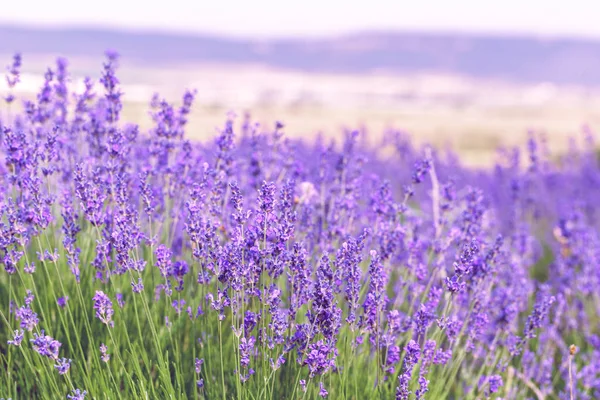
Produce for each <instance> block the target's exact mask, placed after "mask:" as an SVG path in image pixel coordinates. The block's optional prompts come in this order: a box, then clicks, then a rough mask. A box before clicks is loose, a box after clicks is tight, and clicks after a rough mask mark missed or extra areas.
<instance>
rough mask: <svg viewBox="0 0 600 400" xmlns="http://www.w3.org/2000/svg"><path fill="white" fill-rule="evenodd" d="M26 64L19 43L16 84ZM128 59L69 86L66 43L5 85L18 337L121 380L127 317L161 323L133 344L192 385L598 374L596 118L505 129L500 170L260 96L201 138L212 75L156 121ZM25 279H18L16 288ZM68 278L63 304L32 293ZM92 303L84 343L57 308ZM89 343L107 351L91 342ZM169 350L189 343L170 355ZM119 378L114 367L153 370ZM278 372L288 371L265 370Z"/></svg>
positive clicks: (5, 234) (470, 388)
mask: <svg viewBox="0 0 600 400" xmlns="http://www.w3.org/2000/svg"><path fill="white" fill-rule="evenodd" d="M20 67H21V57H20V55H17V56H15V58H14V61H13V63H12V64H11V65H10V66H9V68H8V74H7V78H6V79H7V80H8V83H9V87H10V88H11V90H13V88H14V87H15V86H16V85H17V84H18V82H19V70H20ZM117 68H118V55H117V54H116V53H114V52H108V53H107V61H106V62H105V64H104V66H103V70H102V76H101V79H100V83H101V85H102V87H103V93H96V92H95V91H94V85H93V81H92V80H91V79H89V78H88V79H86V80H85V85H84V86H85V88H84V91H83V92H82V93H70V92H69V88H68V86H67V82H68V81H69V73H68V69H67V63H66V61H65V60H63V59H59V60H58V61H57V65H56V67H55V69H54V70H52V69H49V70H48V72H47V73H46V76H45V82H44V85H43V87H42V88H41V90H40V92H39V94H38V96H37V98H36V100H33V101H32V100H28V101H26V102H24V104H23V111H22V112H16V111H15V104H14V100H15V98H14V96H13V95H12V94H8V95H7V96H8V97H7V98H6V102H7V103H11V104H12V108H11V109H10V113H9V114H7V115H2V119H1V120H0V158H1V159H2V164H1V165H0V216H1V218H0V264H1V265H2V266H3V268H4V271H5V273H4V276H2V277H1V279H0V288H1V289H5V288H11V289H6V290H4V291H3V293H8V291H9V290H11V293H10V294H9V295H8V296H7V297H8V300H7V301H6V303H7V308H8V309H9V311H10V313H9V314H3V316H4V318H5V321H6V322H8V324H9V326H10V329H5V330H4V331H6V335H8V336H7V339H6V340H5V341H4V343H8V344H9V345H11V346H9V347H11V348H12V347H20V348H23V347H24V344H23V343H27V341H25V342H23V340H24V338H25V337H27V338H29V342H30V343H31V349H32V350H33V351H34V352H36V353H38V354H39V355H40V356H42V357H46V358H50V359H52V361H53V362H54V367H55V370H56V371H57V372H58V374H59V375H67V373H68V372H69V371H70V369H73V368H72V366H75V365H77V366H78V367H79V368H80V369H81V370H85V371H88V370H89V368H92V367H94V368H95V367H96V364H92V362H93V360H99V361H102V364H101V363H100V362H98V363H97V367H98V368H101V367H100V366H101V365H102V366H104V367H103V368H107V371H109V372H110V374H111V375H108V376H109V377H110V378H111V379H112V380H114V379H115V378H114V377H113V376H112V373H113V371H117V368H121V372H122V374H123V376H125V377H128V376H129V375H127V374H129V373H130V371H129V370H128V368H126V367H125V364H126V363H128V362H129V361H127V360H126V357H123V356H121V355H120V354H125V353H126V352H125V351H124V350H123V349H122V348H121V347H122V346H119V345H118V344H117V341H118V340H120V338H118V337H117V338H115V335H116V333H113V332H116V331H117V330H119V332H122V333H123V332H125V333H126V334H127V336H126V337H127V340H130V341H131V340H136V339H135V338H136V337H137V336H136V335H139V337H140V338H144V339H147V340H148V343H151V344H148V343H137V348H142V349H145V348H151V349H152V351H156V353H153V354H154V357H155V359H154V360H152V361H149V360H146V359H145V358H144V357H141V358H140V359H141V360H142V361H143V362H144V363H150V362H156V363H163V362H164V364H159V365H161V366H165V365H166V367H165V368H166V369H167V372H165V370H164V369H161V368H162V367H161V368H156V370H155V369H153V368H150V367H148V370H149V371H152V373H153V374H157V375H159V377H160V379H164V380H165V382H169V384H173V385H182V387H181V388H180V390H181V392H180V393H183V392H186V393H188V394H190V393H200V394H202V395H207V393H216V392H215V391H219V390H221V391H223V396H225V392H237V393H238V394H239V395H240V396H242V397H243V393H246V392H245V391H248V393H256V394H257V395H258V397H256V398H263V397H261V396H263V395H265V396H266V393H270V396H272V397H273V398H277V396H280V398H297V397H298V396H301V395H302V394H304V393H314V394H315V395H318V396H320V397H323V398H325V397H329V398H350V394H349V393H355V392H356V393H358V390H360V391H361V392H360V393H361V394H362V396H370V395H373V396H376V393H380V394H381V393H384V394H388V395H389V396H390V397H392V396H394V395H395V398H397V399H409V398H416V399H425V398H429V399H442V398H464V399H475V398H477V399H479V398H495V397H494V396H499V397H498V398H506V399H510V398H521V397H519V396H521V395H522V394H523V393H530V394H532V395H535V394H541V395H543V396H549V395H550V394H555V393H557V392H560V394H559V395H560V396H562V397H561V398H568V397H566V396H567V393H569V389H571V391H572V392H573V393H575V394H576V396H577V397H576V398H578V399H579V398H581V399H593V398H598V397H599V396H600V378H599V377H600V362H599V361H598V360H600V350H599V348H600V320H599V319H598V315H599V314H600V308H599V307H600V301H599V298H598V293H599V291H600V269H599V268H598V264H599V263H600V231H599V229H598V227H599V226H600V213H599V212H598V207H597V204H598V201H599V200H600V167H599V162H598V156H597V153H594V151H593V149H594V145H593V142H592V136H591V134H589V132H587V131H586V132H587V133H586V137H585V139H586V140H587V142H586V143H587V144H586V146H585V148H584V149H583V150H576V149H573V150H571V151H570V152H569V153H568V154H566V155H564V158H563V160H562V162H555V161H554V160H553V159H552V158H551V156H550V155H549V153H548V152H547V149H546V145H545V141H544V140H543V137H541V136H535V135H532V136H531V139H530V141H529V145H528V150H527V154H526V155H525V157H523V155H522V154H521V152H520V151H519V150H518V149H507V150H503V151H500V152H499V154H498V161H497V164H496V165H495V166H494V168H493V169H492V170H490V171H476V170H471V169H468V168H465V167H463V166H461V165H460V163H459V161H458V159H457V158H456V157H454V156H452V155H449V156H444V155H443V154H442V153H441V152H439V151H434V150H433V149H431V148H422V149H421V148H415V147H413V146H412V145H411V144H410V142H409V141H408V139H407V138H406V137H405V136H404V135H402V134H400V133H397V132H388V133H387V134H386V135H385V137H384V140H383V142H382V143H381V144H380V146H372V145H367V144H366V143H363V142H362V141H361V135H359V133H358V132H349V133H347V134H346V135H345V138H344V140H343V142H342V143H333V142H332V143H328V142H327V141H326V139H325V138H324V137H320V138H318V140H317V141H316V142H315V143H309V142H306V141H301V140H292V139H289V138H286V137H285V136H284V133H283V131H284V126H283V124H281V123H276V124H275V126H274V127H273V128H269V127H265V126H261V125H258V124H253V123H251V121H250V120H249V118H246V119H244V120H243V121H242V124H241V127H240V128H239V129H238V121H237V120H236V119H235V118H234V117H233V116H230V117H229V118H228V119H227V121H226V122H225V124H224V127H223V129H222V130H221V131H220V132H219V134H218V135H217V137H216V139H215V140H214V142H212V143H203V142H197V141H191V140H189V139H187V137H186V125H187V121H188V114H189V112H190V108H191V106H192V103H193V101H194V97H195V92H193V91H188V92H186V93H185V94H184V96H183V99H182V101H181V105H180V107H179V108H178V107H177V106H176V105H175V104H172V103H170V102H168V101H167V100H165V99H161V98H160V97H159V96H158V95H157V96H155V97H154V98H153V99H152V103H151V109H152V113H151V115H152V118H153V127H152V129H150V130H149V131H147V132H143V131H142V130H141V128H140V127H139V126H137V125H134V124H128V123H125V122H123V118H122V117H123V115H124V112H123V110H124V107H123V103H122V97H123V93H122V91H121V89H120V86H119V80H118V79H117V77H116V71H117ZM384 148H388V149H389V148H391V149H393V157H392V158H391V159H389V158H388V159H386V158H384V157H382V156H381V151H382V150H383V149H384ZM522 158H525V161H522V160H521V159H522ZM36 253H37V254H38V257H37V258H35V257H32V255H34V254H36ZM23 273H26V274H28V275H30V277H28V275H23ZM54 273H56V274H58V276H57V275H53V276H52V278H51V279H50V278H49V277H50V275H49V274H54ZM45 274H48V275H45ZM17 277H18V278H17ZM59 278H60V279H59ZM17 279H19V280H17ZM8 282H11V285H15V284H16V282H19V284H22V285H23V287H22V288H21V289H19V293H24V294H22V296H24V301H23V302H22V303H20V304H21V305H19V304H17V297H16V296H13V294H12V291H13V290H14V288H13V287H12V286H9V284H8ZM58 282H60V283H58ZM53 290H54V291H56V293H58V294H57V295H55V299H54V300H53V301H52V306H50V305H49V304H48V302H43V301H41V299H40V298H39V293H38V292H37V291H41V292H42V293H49V292H51V291H53ZM21 298H22V297H21ZM115 301H116V305H117V306H118V307H116V308H115V307H114V306H113V304H114V302H115ZM19 302H20V300H19ZM2 305H4V303H2ZM51 307H54V308H51ZM78 307H79V308H78ZM49 310H52V313H50V312H49ZM146 314H148V315H147V316H146V317H145V318H146V319H145V320H143V323H140V318H139V317H138V315H146ZM54 315H59V316H60V318H62V319H57V318H58V317H53V316H54ZM94 315H95V317H96V318H95V319H94V318H93V316H94ZM88 317H89V320H86V322H85V323H83V322H81V323H80V325H78V326H79V327H80V328H81V329H84V328H85V329H84V330H83V333H79V332H78V333H77V334H78V335H88V336H89V337H87V336H86V339H85V346H86V347H85V348H84V345H82V344H76V343H75V341H74V338H75V337H78V338H79V337H80V336H75V334H74V333H73V332H68V333H65V332H64V330H63V329H60V328H58V327H57V326H58V322H56V321H62V323H65V322H64V321H70V319H71V318H72V319H73V320H74V319H75V318H88ZM52 318H55V319H54V321H55V322H56V324H54V325H53V324H52V322H53V320H52ZM5 321H3V323H4V322H5ZM128 321H136V322H134V323H129V322H128ZM157 321H158V322H157ZM42 327H44V329H42ZM92 329H93V330H94V334H91V330H92ZM45 330H52V332H53V333H56V335H62V336H61V337H60V338H61V341H58V340H57V339H55V338H53V337H52V336H50V335H48V334H46V333H45V332H46V331H45ZM88 330H90V331H88ZM67 335H68V336H67ZM95 335H98V336H101V337H102V338H104V339H100V338H99V337H93V336H95ZM173 336H175V337H176V338H178V340H177V341H176V340H173V339H172V338H173ZM56 337H58V336H56ZM67 337H68V338H69V339H72V340H70V341H69V342H68V343H69V348H66V349H65V347H67V346H66V343H67V341H66V340H63V338H65V339H66V338H67ZM131 338H133V339H131ZM165 338H167V339H165ZM169 338H170V340H171V342H169V341H168V340H169ZM100 340H105V341H106V343H108V344H109V346H107V345H105V344H104V342H102V341H100ZM570 341H574V342H575V344H577V346H578V347H579V349H580V351H579V352H578V353H577V355H576V356H574V355H572V354H571V355H570V354H569V345H570V344H571V343H570ZM174 342H177V343H178V344H177V346H176V345H175V344H173V343H174ZM165 343H167V344H165ZM92 344H93V346H92ZM167 346H172V347H169V349H170V350H171V351H170V352H167V351H164V349H165V348H167ZM178 346H179V347H178ZM225 346H229V347H227V349H228V352H229V353H228V354H225V355H223V354H222V351H223V348H224V347H225ZM88 347H89V349H90V350H89V351H90V352H91V353H90V354H93V355H90V356H89V360H92V361H89V360H86V359H85V358H83V359H79V360H77V359H76V357H77V356H81V355H82V353H86V351H87V349H88ZM109 347H110V354H109V352H108V351H109ZM211 348H213V349H215V348H219V349H221V354H219V353H215V352H211V350H210V349H211ZM63 349H64V350H65V351H66V352H67V355H68V356H70V357H72V358H73V360H71V359H69V358H64V357H59V350H61V351H63ZM155 349H159V350H155ZM176 349H177V351H178V352H177V351H175V350H176ZM167 353H168V357H170V360H171V361H173V360H174V363H175V364H176V363H178V362H179V361H181V359H182V358H183V359H188V360H191V361H190V362H189V363H188V364H189V365H187V366H185V365H178V366H177V367H175V368H174V369H172V370H171V371H170V372H171V373H169V371H168V369H169V368H171V364H169V363H167V362H166V361H164V358H165V357H166V356H167ZM86 354H87V353H86ZM111 354H112V355H113V358H111ZM216 355H217V356H216ZM192 356H193V358H189V357H192ZM219 356H220V357H219ZM186 357H187V358H186ZM124 359H125V360H124ZM224 359H234V361H232V363H233V365H232V364H226V362H225V361H224ZM27 360H29V359H27ZM565 360H567V362H564V361H565ZM192 364H193V367H191V366H192ZM22 365H23V368H27V365H26V364H22ZM132 365H134V366H135V368H134V367H132V371H131V373H132V374H137V373H138V371H137V370H135V369H136V368H141V367H140V366H139V365H138V364H136V363H134V364H132ZM225 365H228V366H229V367H230V368H229V369H228V370H227V371H224V368H225V367H224V366H225ZM365 368H368V370H364V369H365ZM573 369H574V373H573V374H571V372H572V370H573ZM184 370H185V372H184ZM188 370H189V371H188ZM567 371H571V372H569V373H567ZM31 372H33V371H31ZM177 374H189V375H186V379H185V380H184V379H179V378H177ZM359 374H366V375H368V376H367V377H361V379H362V381H361V382H363V384H362V385H358V384H357V383H356V382H357V379H358V378H357V375H359ZM226 375H227V376H228V377H229V376H233V378H227V379H229V380H227V381H226V379H225V376H226ZM78 376H79V375H78ZM171 376H174V377H175V378H173V379H172V380H171ZM332 377H333V378H332ZM569 377H570V378H569ZM187 378H190V379H187ZM123 379H124V380H123V382H126V383H122V385H119V384H116V385H115V386H116V387H117V388H121V387H123V388H124V387H128V388H129V389H131V390H134V388H135V384H134V383H132V382H133V381H134V380H133V379H131V381H129V380H126V379H125V378H123ZM157 379H158V378H157ZM278 379H282V380H284V379H287V380H289V382H290V384H289V385H288V384H287V383H286V384H283V385H281V387H279V386H278V385H277V384H275V385H272V384H270V383H266V384H265V382H271V380H272V381H273V382H277V380H278ZM107 380H108V378H107ZM181 381H184V382H187V381H189V382H193V385H190V386H193V388H189V387H188V386H185V383H181ZM286 382H288V381H286ZM334 382H343V385H338V386H336V385H337V384H336V383H334ZM86 383H90V380H89V379H88V380H85V379H83V378H81V379H80V380H79V381H78V382H77V384H81V385H84V384H86ZM344 385H347V387H346V386H344ZM275 386H277V388H275ZM359 386H360V388H359ZM265 387H266V388H265ZM93 389H94V388H92V387H88V388H86V390H80V389H74V388H71V389H70V390H71V392H70V394H69V395H68V396H67V398H69V399H83V398H84V396H85V395H86V394H87V393H88V392H87V390H89V391H90V393H91V392H92V390H93ZM276 390H278V392H276ZM274 393H276V394H274ZM134 394H138V395H139V393H137V392H135V391H134V392H132V393H130V394H129V395H130V396H134ZM91 396H92V397H94V398H95V397H97V396H98V397H101V396H100V394H96V393H91ZM123 396H124V397H127V395H126V394H123ZM190 396H191V394H190ZM207 396H208V395H207ZM294 396H295V397H294ZM207 398H210V396H208V397H207ZM240 398H241V397H240ZM252 398H255V396H252ZM354 398H360V396H359V397H356V396H355V397H354Z"/></svg>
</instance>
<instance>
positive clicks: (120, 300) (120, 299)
mask: <svg viewBox="0 0 600 400" xmlns="http://www.w3.org/2000/svg"><path fill="white" fill-rule="evenodd" d="M138 283H139V282H138ZM115 297H116V298H117V304H118V305H119V307H120V308H123V307H125V300H123V293H117V294H116V295H115Z"/></svg>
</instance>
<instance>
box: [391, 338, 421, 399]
mask: <svg viewBox="0 0 600 400" xmlns="http://www.w3.org/2000/svg"><path fill="white" fill-rule="evenodd" d="M404 350H405V351H406V355H405V356H404V365H403V366H402V373H401V374H400V376H399V377H398V380H399V384H398V387H397V388H396V400H407V399H408V396H409V395H410V393H411V392H410V388H409V383H410V380H411V378H412V370H413V367H414V366H415V365H416V364H417V361H419V356H420V353H421V348H420V347H419V345H418V344H417V342H415V341H414V340H411V341H410V342H408V344H407V345H406V347H405V348H404Z"/></svg>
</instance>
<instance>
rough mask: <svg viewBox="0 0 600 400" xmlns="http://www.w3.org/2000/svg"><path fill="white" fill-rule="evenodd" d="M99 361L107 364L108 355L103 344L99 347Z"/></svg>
mask: <svg viewBox="0 0 600 400" xmlns="http://www.w3.org/2000/svg"><path fill="white" fill-rule="evenodd" d="M100 359H101V360H102V361H104V362H105V363H107V362H108V361H109V360H110V354H108V348H107V347H106V345H105V344H104V343H102V344H101V345H100Z"/></svg>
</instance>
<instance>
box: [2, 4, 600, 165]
mask: <svg viewBox="0 0 600 400" xmlns="http://www.w3.org/2000/svg"><path fill="white" fill-rule="evenodd" d="M599 8H600V5H597V3H596V2H594V1H592V0H590V1H583V0H571V1H568V2H567V1H555V0H544V1H542V0H529V1H527V2H523V1H518V0H505V1H503V2H482V1H476V0H454V1H451V2H450V1H445V0H437V1H434V0H422V1H418V2H414V1H412V2H409V1H405V0H371V1H366V2H365V1H347V0H346V1H341V0H327V1H324V0H304V1H302V2H282V1H272V0H253V1H243V0H239V1H232V0H224V1H217V2H207V1H200V0H195V1H194V0H189V1H186V0H171V1H169V2H146V1H144V2H142V1H137V0H103V1H102V2H81V1H69V0H55V1H52V2H47V1H42V0H39V1H31V0H26V1H14V2H5V4H3V5H2V7H1V11H0V60H3V63H4V64H6V65H8V64H10V62H11V58H12V54H13V53H14V52H16V51H19V52H21V53H22V54H23V76H22V82H21V83H20V84H19V85H18V86H17V89H18V92H20V94H21V95H22V96H25V97H27V96H34V95H35V93H36V92H37V90H38V89H39V87H40V86H41V84H42V82H43V73H44V71H45V70H46V68H47V67H48V66H53V65H54V62H55V59H56V58H57V57H58V56H64V57H67V58H68V59H69V64H70V71H71V74H72V81H73V83H74V85H75V86H73V87H74V88H77V87H82V79H83V78H84V77H85V76H91V77H92V78H95V79H97V78H99V76H100V71H101V68H102V61H103V57H104V51H105V50H107V49H115V50H117V51H118V52H119V53H120V54H121V56H122V58H121V62H120V65H121V68H120V72H119V77H120V80H121V84H122V89H123V91H124V93H125V94H124V101H125V105H124V118H126V119H128V120H130V121H134V122H138V123H140V124H141V125H142V126H144V127H148V126H149V124H150V117H149V115H148V104H149V102H150V100H151V97H152V95H153V93H155V92H159V93H160V94H161V96H163V97H164V98H166V99H167V100H170V101H179V99H180V98H181V96H182V95H183V91H184V90H185V89H187V88H195V89H197V90H198V97H197V102H196V104H195V106H194V112H193V114H192V115H191V118H190V127H189V130H188V135H189V136H190V137H192V138H199V139H202V138H208V137H212V136H213V135H214V132H215V129H216V128H217V127H220V126H222V124H223V121H224V118H225V116H226V114H227V112H228V111H234V112H235V113H237V114H238V115H242V114H244V113H245V112H246V111H250V112H251V114H252V116H253V118H254V119H256V120H258V121H259V122H261V123H264V124H266V125H268V126H272V125H273V124H274V121H276V120H280V121H283V122H284V123H285V124H286V133H287V134H288V135H290V136H295V137H307V138H312V137H315V135H316V134H318V133H319V132H322V133H323V134H325V135H326V136H329V137H336V136H339V135H340V134H341V133H342V132H343V129H344V128H348V129H355V128H361V129H366V130H367V132H368V139H369V141H372V142H375V141H377V140H378V139H379V138H381V137H382V134H383V132H384V131H385V130H386V129H389V128H395V129H399V130H402V131H406V132H409V133H410V134H411V136H412V137H413V138H414V140H415V141H417V142H432V143H434V144H437V145H450V146H452V147H453V148H454V149H455V150H457V151H458V152H459V153H460V154H461V156H462V157H464V160H465V162H466V163H467V164H472V165H480V166H484V165H490V164H491V163H492V162H493V155H494V150H495V149H496V148H497V147H498V146H503V145H514V144H520V143H524V140H525V139H526V137H527V132H528V131H531V130H533V131H535V132H541V133H543V134H545V135H546V137H547V140H548V144H549V147H550V148H551V149H553V150H555V151H566V149H567V147H568V145H569V140H568V139H569V138H570V137H574V138H581V132H582V126H583V125H584V124H587V125H588V126H590V127H591V129H592V130H593V129H594V127H596V126H598V124H599V123H600V107H599V106H600V24H598V21H597V18H596V16H597V15H598V14H597V12H596V11H599ZM0 91H6V82H5V81H4V80H2V81H1V82H0Z"/></svg>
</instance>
